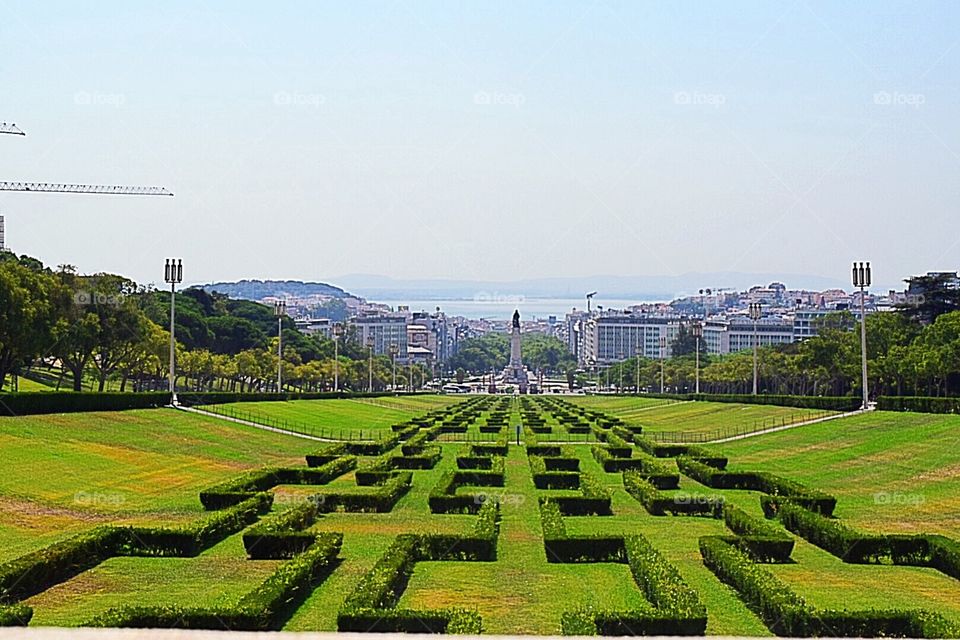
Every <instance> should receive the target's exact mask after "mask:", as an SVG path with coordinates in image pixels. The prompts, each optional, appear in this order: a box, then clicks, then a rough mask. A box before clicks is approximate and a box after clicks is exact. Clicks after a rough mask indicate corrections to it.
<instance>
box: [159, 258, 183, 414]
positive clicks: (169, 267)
mask: <svg viewBox="0 0 960 640" xmlns="http://www.w3.org/2000/svg"><path fill="white" fill-rule="evenodd" d="M163 281H164V282H166V283H167V284H169V285H170V402H171V404H174V405H176V404H177V374H176V369H175V367H176V361H177V351H176V349H177V339H176V338H175V337H174V334H175V331H174V327H173V319H174V307H175V306H176V300H177V285H178V284H180V283H181V282H183V260H180V259H178V258H167V263H166V265H164V267H163Z"/></svg>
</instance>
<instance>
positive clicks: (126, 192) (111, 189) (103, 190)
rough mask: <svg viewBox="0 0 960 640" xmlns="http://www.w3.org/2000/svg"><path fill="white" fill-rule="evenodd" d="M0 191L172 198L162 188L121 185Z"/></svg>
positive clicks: (15, 186) (14, 186)
mask: <svg viewBox="0 0 960 640" xmlns="http://www.w3.org/2000/svg"><path fill="white" fill-rule="evenodd" d="M0 191H32V192H34V193H92V194H97V195H115V196H172V195H173V192H172V191H168V190H167V189H165V188H164V187H126V186H122V185H100V184H66V183H60V182H5V181H2V180H0Z"/></svg>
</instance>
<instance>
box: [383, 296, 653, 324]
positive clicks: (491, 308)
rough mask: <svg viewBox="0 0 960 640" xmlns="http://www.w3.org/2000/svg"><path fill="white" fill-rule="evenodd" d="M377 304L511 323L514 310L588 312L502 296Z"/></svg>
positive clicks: (561, 302) (533, 315) (532, 315)
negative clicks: (438, 310) (403, 306)
mask: <svg viewBox="0 0 960 640" xmlns="http://www.w3.org/2000/svg"><path fill="white" fill-rule="evenodd" d="M376 301H377V302H382V303H384V304H388V305H390V306H391V307H393V308H394V309H396V308H397V307H398V306H401V305H407V306H409V307H410V310H411V311H434V310H435V309H436V308H437V307H440V310H441V311H443V312H444V313H446V314H447V315H448V316H463V317H465V318H471V319H474V320H478V319H481V318H482V319H486V320H509V319H510V317H511V316H512V315H513V311H514V309H519V310H520V315H521V317H522V318H523V319H524V320H533V319H537V318H539V319H543V320H546V319H547V318H548V317H549V316H557V318H563V316H564V315H565V314H567V313H569V312H570V311H571V310H572V309H573V308H574V307H576V308H577V310H578V311H583V310H585V309H586V308H587V301H586V300H585V299H584V298H526V297H523V296H513V295H498V294H495V293H490V294H478V295H477V296H476V298H473V299H437V300H424V299H416V300H401V299H384V298H378V299H377V300H376ZM645 302H652V301H650V300H622V299H621V300H612V299H611V300H604V299H599V300H598V299H596V298H595V299H594V301H593V305H594V308H595V307H596V305H598V304H599V305H600V306H602V307H603V308H604V309H624V308H626V307H629V306H631V305H635V304H643V303H645Z"/></svg>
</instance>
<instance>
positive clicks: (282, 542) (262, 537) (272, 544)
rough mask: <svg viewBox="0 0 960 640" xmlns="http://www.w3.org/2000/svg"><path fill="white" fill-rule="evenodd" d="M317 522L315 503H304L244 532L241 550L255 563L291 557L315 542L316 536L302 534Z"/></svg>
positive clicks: (306, 533)
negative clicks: (242, 548) (244, 550)
mask: <svg viewBox="0 0 960 640" xmlns="http://www.w3.org/2000/svg"><path fill="white" fill-rule="evenodd" d="M316 520H317V505H316V502H313V501H308V502H304V503H302V504H299V505H296V506H294V507H291V508H290V509H287V510H286V511H281V512H280V513H278V514H276V515H274V516H272V517H270V518H267V519H265V520H262V521H260V522H259V523H257V524H256V525H254V526H252V527H250V528H249V529H247V530H246V531H245V532H244V534H243V547H244V548H245V549H246V550H247V555H248V556H250V557H251V558H253V559H255V560H265V559H279V558H292V557H294V556H295V555H297V554H299V553H303V552H304V551H306V550H307V549H309V548H310V546H311V545H312V544H313V543H314V542H315V541H316V538H317V535H316V534H314V533H308V532H306V531H304V529H308V528H309V527H310V526H312V525H313V523H314V522H316Z"/></svg>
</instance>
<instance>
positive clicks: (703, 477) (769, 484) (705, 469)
mask: <svg viewBox="0 0 960 640" xmlns="http://www.w3.org/2000/svg"><path fill="white" fill-rule="evenodd" d="M677 466H678V467H679V468H680V471H682V472H683V473H684V474H685V475H687V476H689V477H691V478H693V479H694V480H696V481H697V482H700V483H701V484H705V485H707V486H708V487H712V488H714V489H744V490H748V491H760V492H762V493H765V494H767V495H766V496H761V498H760V502H761V505H762V506H763V509H764V513H766V514H767V517H772V516H773V514H775V513H776V511H777V509H778V508H779V507H780V505H781V504H782V503H784V502H787V501H789V502H794V503H796V504H799V505H801V506H803V507H804V508H806V509H810V510H811V511H816V512H818V513H822V514H824V515H827V516H829V515H833V510H834V509H835V508H836V506H837V499H836V498H835V497H834V496H832V495H830V494H827V493H824V492H823V491H818V490H817V489H810V488H808V487H806V486H804V485H802V484H800V483H799V482H796V481H794V480H789V479H787V478H782V477H780V476H777V475H774V474H772V473H767V472H765V471H722V470H719V469H717V468H715V467H711V466H709V465H706V464H704V463H702V462H698V461H697V460H694V459H692V458H686V457H680V458H677Z"/></svg>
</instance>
